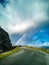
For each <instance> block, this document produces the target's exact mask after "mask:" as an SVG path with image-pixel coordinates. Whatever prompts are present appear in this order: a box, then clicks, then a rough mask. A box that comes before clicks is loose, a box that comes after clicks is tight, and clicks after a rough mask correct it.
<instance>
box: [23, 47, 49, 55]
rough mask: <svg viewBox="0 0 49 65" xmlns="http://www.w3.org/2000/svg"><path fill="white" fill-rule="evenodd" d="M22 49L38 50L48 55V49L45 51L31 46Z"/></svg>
mask: <svg viewBox="0 0 49 65" xmlns="http://www.w3.org/2000/svg"><path fill="white" fill-rule="evenodd" d="M23 47H25V48H28V49H30V50H38V51H41V52H44V53H47V54H49V49H46V48H39V47H33V46H32V47H31V46H23Z"/></svg>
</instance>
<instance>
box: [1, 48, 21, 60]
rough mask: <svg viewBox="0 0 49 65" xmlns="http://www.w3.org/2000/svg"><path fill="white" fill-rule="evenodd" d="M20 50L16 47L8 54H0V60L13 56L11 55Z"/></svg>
mask: <svg viewBox="0 0 49 65" xmlns="http://www.w3.org/2000/svg"><path fill="white" fill-rule="evenodd" d="M20 50H21V49H20V48H19V47H16V48H15V49H13V50H10V51H8V52H4V53H0V60H1V59H3V58H5V57H7V56H9V55H11V54H13V53H16V52H18V51H20Z"/></svg>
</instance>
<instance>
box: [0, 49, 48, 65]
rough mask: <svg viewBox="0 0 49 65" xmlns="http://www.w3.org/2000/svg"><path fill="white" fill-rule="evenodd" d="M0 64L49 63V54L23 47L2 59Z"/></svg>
mask: <svg viewBox="0 0 49 65" xmlns="http://www.w3.org/2000/svg"><path fill="white" fill-rule="evenodd" d="M0 65H49V55H48V54H44V53H42V52H39V51H33V50H29V49H22V50H21V51H20V52H18V53H14V54H12V55H10V56H8V57H6V58H4V59H2V60H0Z"/></svg>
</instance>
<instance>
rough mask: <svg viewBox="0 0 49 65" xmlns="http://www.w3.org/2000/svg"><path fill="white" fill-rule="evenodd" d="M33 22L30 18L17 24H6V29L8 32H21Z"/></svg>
mask: <svg viewBox="0 0 49 65" xmlns="http://www.w3.org/2000/svg"><path fill="white" fill-rule="evenodd" d="M33 25H34V24H33V22H32V21H31V20H27V21H25V22H21V23H19V24H15V25H8V27H7V30H8V32H9V33H10V34H13V33H23V32H25V31H26V30H28V29H29V28H30V27H32V26H33Z"/></svg>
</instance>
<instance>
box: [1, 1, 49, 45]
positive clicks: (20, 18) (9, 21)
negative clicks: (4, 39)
mask: <svg viewBox="0 0 49 65" xmlns="http://www.w3.org/2000/svg"><path fill="white" fill-rule="evenodd" d="M45 22H46V23H48V22H49V0H0V26H1V27H2V28H3V29H5V30H6V31H7V32H8V33H9V36H10V39H11V42H12V44H19V43H17V42H18V41H19V40H20V39H22V38H23V37H24V35H25V34H27V35H28V33H27V32H28V30H29V31H30V29H36V28H37V30H38V28H39V27H38V26H39V25H40V24H41V23H43V24H44V23H45ZM40 26H42V25H40ZM43 28H45V27H43ZM48 29H49V27H48ZM45 30H46V31H47V28H45ZM34 31H35V30H34ZM31 32H32V33H33V31H31ZM47 33H48V31H47ZM47 33H44V34H47ZM29 34H30V36H29V38H31V36H32V34H31V33H29ZM40 34H41V33H40ZM40 34H39V33H38V35H40ZM27 35H26V36H25V37H26V38H27ZM36 35H37V34H36ZM42 35H43V34H42ZM46 37H47V36H46ZM32 38H33V37H32ZM48 38H49V37H48ZM37 39H38V38H37ZM26 40H27V39H26ZM26 40H24V41H26ZM47 40H48V39H47ZM47 40H46V43H49V41H47ZM21 41H23V40H21ZM21 41H20V42H21ZM24 41H23V42H24ZM27 41H28V43H29V45H32V44H33V43H32V44H30V42H29V40H27ZM30 41H31V40H30ZM38 41H39V39H38ZM32 42H33V40H32ZM35 42H36V41H35ZM36 43H37V42H36ZM26 44H27V43H26Z"/></svg>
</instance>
